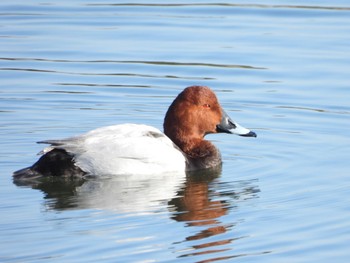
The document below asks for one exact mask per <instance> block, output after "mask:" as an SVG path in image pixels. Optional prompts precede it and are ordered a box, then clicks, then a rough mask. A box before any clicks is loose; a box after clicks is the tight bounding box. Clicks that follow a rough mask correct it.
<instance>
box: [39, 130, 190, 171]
mask: <svg viewBox="0 0 350 263" xmlns="http://www.w3.org/2000/svg"><path fill="white" fill-rule="evenodd" d="M43 143H49V144H51V146H50V147H49V148H47V150H46V151H48V150H51V148H55V149H63V150H65V151H67V152H68V153H69V154H71V155H72V156H73V161H74V162H75V165H76V166H78V167H79V168H80V169H82V170H83V171H84V172H86V173H88V174H93V175H101V174H103V175H112V174H155V173H163V172H173V171H185V165H186V162H185V157H184V156H183V154H182V153H181V151H180V150H178V149H177V147H176V146H175V145H174V144H173V142H172V141H171V140H170V139H169V138H168V137H167V136H166V135H164V134H163V133H162V132H161V131H159V130H158V129H156V128H154V127H151V126H146V125H140V124H122V125H114V126H108V127H103V128H99V129H96V130H92V131H90V132H88V133H86V134H84V135H81V136H77V137H72V138H68V139H64V140H51V141H44V142H43ZM44 151H45V150H44Z"/></svg>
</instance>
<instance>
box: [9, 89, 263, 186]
mask: <svg viewBox="0 0 350 263" xmlns="http://www.w3.org/2000/svg"><path fill="white" fill-rule="evenodd" d="M163 129H164V133H163V132H161V131H160V130H159V129H157V128H154V127H152V126H148V125H144V124H133V123H126V124H117V125H112V126H107V127H102V128H97V129H94V130H92V131H89V132H87V133H85V134H82V135H78V136H73V137H70V138H66V139H61V140H44V141H39V142H38V143H40V144H48V146H47V147H46V148H44V149H43V150H42V151H41V152H40V154H41V157H40V158H39V159H38V161H37V162H35V163H34V164H33V165H31V166H29V167H26V168H24V169H20V170H18V171H15V172H14V173H13V177H14V178H15V179H27V178H37V177H47V176H56V177H57V176H60V177H84V176H87V175H95V176H97V175H128V174H130V175H143V176H147V175H150V174H163V173H174V172H179V173H185V172H187V171H196V170H201V169H210V168H213V167H217V166H219V165H221V163H222V159H221V154H220V151H219V149H218V148H217V147H216V146H215V145H214V144H213V143H212V142H210V141H208V140H206V139H205V138H204V137H205V136H206V135H207V134H216V133H227V134H236V135H240V136H244V137H257V135H256V133H255V132H253V131H251V130H249V129H247V128H244V127H243V126H241V125H239V124H238V123H237V122H235V121H233V120H232V119H231V118H230V117H229V115H228V114H227V113H226V112H225V111H224V110H223V108H222V107H221V106H220V103H219V101H218V98H217V96H216V95H215V93H214V92H213V90H212V89H211V88H209V87H206V86H190V87H187V88H185V89H184V90H183V91H182V92H180V93H179V94H178V96H177V97H176V98H175V99H174V101H173V102H172V103H171V105H170V106H169V108H168V110H167V112H166V114H165V118H164V123H163Z"/></svg>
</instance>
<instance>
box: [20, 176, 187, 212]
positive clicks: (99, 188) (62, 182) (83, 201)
mask: <svg viewBox="0 0 350 263" xmlns="http://www.w3.org/2000/svg"><path fill="white" fill-rule="evenodd" d="M184 180H185V176H182V175H179V174H163V175H157V176H153V177H150V176H147V178H146V177H144V178H140V177H139V176H130V175H128V176H127V175H120V176H117V177H116V176H109V177H107V176H99V177H86V178H64V177H44V178H37V179H36V180H14V183H15V184H16V185H17V186H27V187H32V188H33V189H38V190H41V191H42V192H44V193H45V199H46V200H48V202H47V205H46V207H50V208H51V209H58V210H64V209H72V208H73V209H98V210H109V211H115V212H117V213H124V212H133V213H138V212H141V213H144V212H152V211H154V210H155V209H158V208H159V207H166V205H167V202H168V201H169V200H170V199H172V198H174V197H175V196H176V194H177V192H178V191H179V189H181V188H182V186H183V183H184Z"/></svg>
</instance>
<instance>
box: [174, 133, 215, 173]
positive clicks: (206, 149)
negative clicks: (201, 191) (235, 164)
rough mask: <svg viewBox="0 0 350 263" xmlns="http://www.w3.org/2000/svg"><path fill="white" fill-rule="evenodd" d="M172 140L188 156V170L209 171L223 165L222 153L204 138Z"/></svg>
mask: <svg viewBox="0 0 350 263" xmlns="http://www.w3.org/2000/svg"><path fill="white" fill-rule="evenodd" d="M171 139H172V140H173V142H174V143H175V144H176V145H177V146H178V147H179V148H180V149H181V150H182V151H183V152H184V153H185V154H186V158H187V160H188V170H198V169H207V168H212V167H216V166H218V165H220V164H221V154H220V151H219V150H218V149H217V148H216V147H215V146H214V145H213V144H212V143H211V142H210V141H207V140H204V139H202V138H192V139H191V138H187V139H186V140H178V139H176V138H174V139H173V138H171Z"/></svg>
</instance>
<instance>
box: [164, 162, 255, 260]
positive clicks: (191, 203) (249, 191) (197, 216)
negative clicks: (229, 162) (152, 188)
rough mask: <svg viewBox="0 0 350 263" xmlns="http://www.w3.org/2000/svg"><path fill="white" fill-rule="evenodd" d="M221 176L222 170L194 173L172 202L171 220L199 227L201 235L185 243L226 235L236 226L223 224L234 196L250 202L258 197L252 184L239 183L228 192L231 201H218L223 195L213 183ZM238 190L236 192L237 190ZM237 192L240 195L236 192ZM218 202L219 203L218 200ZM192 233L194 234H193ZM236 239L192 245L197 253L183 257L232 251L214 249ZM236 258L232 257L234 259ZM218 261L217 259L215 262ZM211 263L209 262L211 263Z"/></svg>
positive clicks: (246, 182) (193, 252)
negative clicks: (212, 185) (214, 187)
mask: <svg viewBox="0 0 350 263" xmlns="http://www.w3.org/2000/svg"><path fill="white" fill-rule="evenodd" d="M220 173H221V169H216V171H211V173H208V170H205V171H196V172H193V173H192V174H191V175H192V176H187V180H186V184H185V186H184V188H183V189H182V190H181V191H180V192H179V193H178V195H177V197H176V198H174V199H172V200H171V201H170V202H169V204H170V205H172V206H174V207H175V208H176V209H175V210H176V212H175V213H174V215H173V216H172V218H173V219H174V220H176V221H184V222H186V224H187V225H188V226H190V227H195V228H198V232H197V233H195V234H193V235H190V236H188V237H186V238H185V240H186V241H192V242H194V241H196V240H197V241H199V240H205V239H206V238H209V237H212V236H215V235H219V234H223V233H225V232H227V231H228V229H229V228H231V227H232V225H234V224H235V223H231V224H222V223H221V222H220V220H219V218H220V217H222V216H224V215H226V214H227V213H228V210H229V209H230V208H231V207H232V204H231V200H232V199H231V197H233V198H234V200H237V199H243V200H245V199H250V198H253V197H256V193H257V192H259V189H257V188H256V186H254V185H253V184H252V181H245V182H238V184H237V186H238V187H239V189H237V186H236V187H233V189H231V192H226V193H225V197H230V199H231V200H230V201H228V200H226V199H222V198H221V199H220V200H218V199H217V197H219V196H220V194H219V193H218V192H216V191H215V190H214V189H213V188H212V187H210V183H211V182H212V181H213V180H214V179H215V178H217V176H218V175H219V174H220ZM235 188H236V189H235ZM235 190H237V192H235ZM215 199H216V200H215ZM191 232H193V231H191ZM237 238H239V237H236V238H234V239H233V238H222V239H217V240H216V241H211V242H203V241H202V242H201V243H199V244H195V243H193V244H192V245H191V246H192V248H193V249H194V250H195V251H192V252H191V253H190V254H186V255H182V256H198V255H203V254H210V253H215V254H217V253H219V252H222V251H227V250H230V248H221V249H213V247H217V246H222V245H225V244H230V243H231V242H232V241H233V240H235V239H237ZM232 257H233V256H232ZM228 258H231V257H230V256H226V257H220V259H228ZM212 260H213V261H215V260H216V259H212ZM209 261H211V260H208V262H209Z"/></svg>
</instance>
